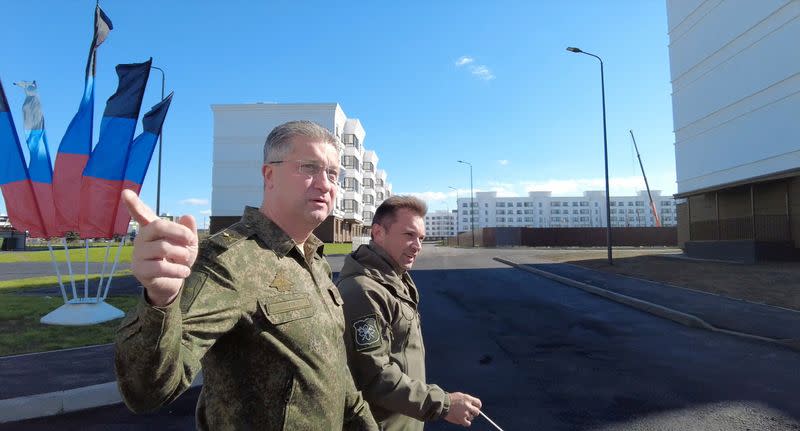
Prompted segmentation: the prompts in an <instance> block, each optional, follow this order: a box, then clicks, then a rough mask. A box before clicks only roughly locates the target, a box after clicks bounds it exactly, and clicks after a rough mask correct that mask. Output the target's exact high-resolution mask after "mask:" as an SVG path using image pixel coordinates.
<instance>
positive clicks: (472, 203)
mask: <svg viewBox="0 0 800 431" xmlns="http://www.w3.org/2000/svg"><path fill="white" fill-rule="evenodd" d="M458 163H463V164H465V165H469V222H470V229H471V230H472V246H473V247H475V214H473V213H472V212H473V211H475V208H473V207H474V206H475V193H473V191H472V163H470V162H465V161H463V160H459V161H458Z"/></svg>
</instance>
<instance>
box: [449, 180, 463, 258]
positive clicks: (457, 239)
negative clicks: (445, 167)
mask: <svg viewBox="0 0 800 431" xmlns="http://www.w3.org/2000/svg"><path fill="white" fill-rule="evenodd" d="M447 188H448V189H453V190H455V191H456V244H457V245H458V246H459V247H461V237H460V236H458V189H457V188H455V187H453V186H447Z"/></svg>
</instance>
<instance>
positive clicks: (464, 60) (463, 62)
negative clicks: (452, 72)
mask: <svg viewBox="0 0 800 431" xmlns="http://www.w3.org/2000/svg"><path fill="white" fill-rule="evenodd" d="M474 61H475V59H474V58H472V57H468V56H466V55H465V56H462V57H461V58H459V59H458V60H456V66H458V67H461V66H464V65H466V64H470V63H472V62H474Z"/></svg>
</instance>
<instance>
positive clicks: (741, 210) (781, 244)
mask: <svg viewBox="0 0 800 431" xmlns="http://www.w3.org/2000/svg"><path fill="white" fill-rule="evenodd" d="M667 17H668V25H669V39H670V42H669V57H670V72H671V81H672V110H673V122H674V125H673V129H674V130H675V165H676V171H677V182H678V193H677V194H676V197H678V198H682V202H683V201H684V200H685V204H684V203H681V205H680V209H679V213H680V214H681V217H680V219H681V220H680V223H679V226H678V241H679V243H681V244H686V251H687V253H688V254H690V255H693V254H694V255H697V256H701V255H702V256H704V257H717V258H725V257H732V256H731V254H734V255H736V254H738V255H740V256H741V255H750V256H751V257H753V256H755V255H757V254H759V253H762V252H766V253H770V254H772V255H776V253H775V252H776V251H778V250H780V251H779V252H778V253H777V254H781V255H792V254H795V253H796V248H798V247H800V147H798V142H800V121H798V115H797V113H798V112H800V73H798V71H800V56H798V55H797V50H796V48H795V46H796V45H797V41H798V40H800V2H798V1H797V0H773V1H731V0H727V1H726V0H714V1H710V0H705V1H703V0H667ZM737 250H738V251H737ZM695 252H696V253H695Z"/></svg>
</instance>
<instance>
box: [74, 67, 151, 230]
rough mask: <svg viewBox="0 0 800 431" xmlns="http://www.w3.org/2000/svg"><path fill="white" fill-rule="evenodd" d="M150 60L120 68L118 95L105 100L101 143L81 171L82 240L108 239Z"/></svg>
mask: <svg viewBox="0 0 800 431" xmlns="http://www.w3.org/2000/svg"><path fill="white" fill-rule="evenodd" d="M151 63H152V59H150V60H148V61H146V62H144V63H133V64H119V65H117V68H116V69H117V76H118V77H119V85H118V87H117V91H116V92H115V93H114V94H113V95H112V96H111V97H110V98H109V99H108V102H107V103H106V109H105V112H104V113H103V119H102V121H101V122H100V139H99V141H98V142H97V146H95V148H94V150H93V151H92V155H91V157H90V158H89V161H88V162H87V163H86V168H85V169H84V170H83V179H82V181H81V191H80V219H79V225H78V228H79V232H80V236H81V238H111V237H112V236H113V230H114V219H115V215H116V214H115V212H116V211H115V210H114V209H116V208H117V207H118V206H119V200H120V194H121V193H122V186H123V180H124V177H125V168H126V167H127V166H128V156H129V153H130V148H131V141H132V140H133V134H134V132H135V131H136V123H137V121H138V118H139V110H140V108H141V106H142V98H143V97H144V89H145V85H146V84H147V78H148V77H149V76H150V65H151Z"/></svg>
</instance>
